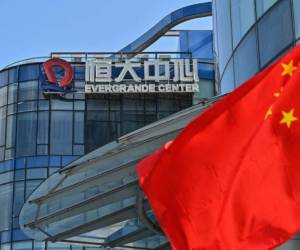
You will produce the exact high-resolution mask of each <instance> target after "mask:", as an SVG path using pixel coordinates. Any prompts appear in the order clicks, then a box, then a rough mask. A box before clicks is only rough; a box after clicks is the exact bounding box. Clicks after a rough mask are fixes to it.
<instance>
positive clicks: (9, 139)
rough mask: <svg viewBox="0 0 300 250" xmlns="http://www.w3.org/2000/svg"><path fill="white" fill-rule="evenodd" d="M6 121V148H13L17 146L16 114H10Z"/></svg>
mask: <svg viewBox="0 0 300 250" xmlns="http://www.w3.org/2000/svg"><path fill="white" fill-rule="evenodd" d="M6 123H7V124H6V127H7V129H6V148H11V147H14V146H15V138H16V115H9V116H8V117H7V121H6Z"/></svg>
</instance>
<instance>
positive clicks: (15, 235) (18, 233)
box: [12, 229, 29, 241]
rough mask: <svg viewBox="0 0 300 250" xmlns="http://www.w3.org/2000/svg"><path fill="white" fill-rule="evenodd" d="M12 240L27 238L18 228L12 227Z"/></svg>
mask: <svg viewBox="0 0 300 250" xmlns="http://www.w3.org/2000/svg"><path fill="white" fill-rule="evenodd" d="M12 235H13V240H14V241H20V240H27V239H29V238H28V237H27V236H26V235H25V234H24V233H23V232H22V230H20V229H14V230H13V234H12Z"/></svg>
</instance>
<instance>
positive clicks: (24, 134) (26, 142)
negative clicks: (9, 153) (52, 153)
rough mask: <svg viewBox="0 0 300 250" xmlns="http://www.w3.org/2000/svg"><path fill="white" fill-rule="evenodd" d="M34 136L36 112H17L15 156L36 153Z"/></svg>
mask: <svg viewBox="0 0 300 250" xmlns="http://www.w3.org/2000/svg"><path fill="white" fill-rule="evenodd" d="M36 137H37V113H36V112H29V113H19V114H18V119H17V145H16V146H17V147H16V155H17V157H18V156H30V155H35V154H36Z"/></svg>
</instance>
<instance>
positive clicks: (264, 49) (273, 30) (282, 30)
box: [258, 0, 293, 66]
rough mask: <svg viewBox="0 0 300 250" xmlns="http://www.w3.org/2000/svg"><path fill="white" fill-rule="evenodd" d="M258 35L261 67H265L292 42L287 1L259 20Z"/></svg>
mask: <svg viewBox="0 0 300 250" xmlns="http://www.w3.org/2000/svg"><path fill="white" fill-rule="evenodd" d="M281 17H284V18H281ZM258 34H259V51H260V60H261V66H265V65H266V64H267V63H268V62H269V61H271V60H272V58H273V57H275V56H276V55H277V54H279V53H280V52H281V51H282V50H283V49H285V48H286V47H287V46H289V45H290V44H291V43H292V42H293V31H292V15H291V6H290V1H289V0H282V1H280V2H278V4H277V5H276V6H274V8H273V9H272V10H271V11H270V12H268V13H267V14H266V15H265V16H264V17H263V18H262V19H261V20H260V22H259V24H258Z"/></svg>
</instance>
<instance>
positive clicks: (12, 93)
mask: <svg viewBox="0 0 300 250" xmlns="http://www.w3.org/2000/svg"><path fill="white" fill-rule="evenodd" d="M17 97H18V84H17V83H13V84H10V85H9V87H8V103H9V104H10V103H15V102H17Z"/></svg>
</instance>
